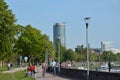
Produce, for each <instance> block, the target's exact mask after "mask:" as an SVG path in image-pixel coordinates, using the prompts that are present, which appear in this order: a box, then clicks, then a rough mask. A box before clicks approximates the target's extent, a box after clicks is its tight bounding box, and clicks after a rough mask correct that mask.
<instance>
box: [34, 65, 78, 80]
mask: <svg viewBox="0 0 120 80" xmlns="http://www.w3.org/2000/svg"><path fill="white" fill-rule="evenodd" d="M35 80H78V79H73V78H68V77H61V76H54V75H53V74H50V73H46V74H45V77H42V68H41V67H38V72H37V73H36V79H35Z"/></svg>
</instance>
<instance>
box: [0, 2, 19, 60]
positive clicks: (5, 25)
mask: <svg viewBox="0 0 120 80" xmlns="http://www.w3.org/2000/svg"><path fill="white" fill-rule="evenodd" d="M15 22H16V19H15V15H14V14H13V13H12V10H10V9H8V5H7V3H6V2H5V1H4V0H0V59H2V60H6V59H8V58H11V55H12V53H13V47H14V42H15V35H16V33H17V27H16V25H15Z"/></svg>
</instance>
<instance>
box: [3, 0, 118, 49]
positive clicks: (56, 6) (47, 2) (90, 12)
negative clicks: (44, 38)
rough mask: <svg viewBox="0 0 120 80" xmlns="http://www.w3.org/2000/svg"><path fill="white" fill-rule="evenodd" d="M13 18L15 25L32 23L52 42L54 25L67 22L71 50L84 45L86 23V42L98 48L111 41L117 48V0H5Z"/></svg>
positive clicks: (67, 42)
mask: <svg viewBox="0 0 120 80" xmlns="http://www.w3.org/2000/svg"><path fill="white" fill-rule="evenodd" d="M5 1H6V2H7V3H8V5H9V9H12V10H13V13H14V14H15V15H16V19H17V23H18V24H21V25H24V26H25V25H28V24H31V25H32V26H34V27H36V28H37V29H39V30H41V31H42V33H43V34H47V35H48V36H49V37H50V40H52V41H53V25H54V24H55V23H56V22H60V23H62V22H66V46H67V48H72V49H74V48H75V47H76V46H77V45H79V44H80V45H81V44H83V45H84V46H86V37H85V36H86V34H85V33H86V31H85V30H86V27H85V22H84V18H85V17H91V20H90V22H89V43H90V47H92V48H100V42H101V41H110V42H112V47H113V48H118V49H120V0H5Z"/></svg>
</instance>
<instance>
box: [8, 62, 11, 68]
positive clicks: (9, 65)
mask: <svg viewBox="0 0 120 80" xmlns="http://www.w3.org/2000/svg"><path fill="white" fill-rule="evenodd" d="M10 67H11V64H10V62H8V70H10Z"/></svg>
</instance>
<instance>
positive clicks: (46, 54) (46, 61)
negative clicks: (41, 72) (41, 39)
mask: <svg viewBox="0 0 120 80" xmlns="http://www.w3.org/2000/svg"><path fill="white" fill-rule="evenodd" d="M45 63H46V64H47V68H48V43H47V44H46V53H45Z"/></svg>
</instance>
